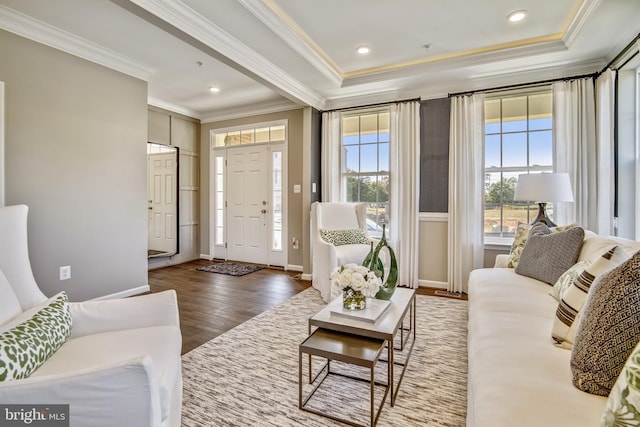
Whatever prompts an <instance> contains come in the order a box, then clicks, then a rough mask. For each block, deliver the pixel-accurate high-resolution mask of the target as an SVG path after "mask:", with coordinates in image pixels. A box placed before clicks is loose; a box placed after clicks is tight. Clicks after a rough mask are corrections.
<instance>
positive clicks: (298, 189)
mask: <svg viewBox="0 0 640 427" xmlns="http://www.w3.org/2000/svg"><path fill="white" fill-rule="evenodd" d="M293 192H294V193H299V192H300V184H295V185H294V186H293Z"/></svg>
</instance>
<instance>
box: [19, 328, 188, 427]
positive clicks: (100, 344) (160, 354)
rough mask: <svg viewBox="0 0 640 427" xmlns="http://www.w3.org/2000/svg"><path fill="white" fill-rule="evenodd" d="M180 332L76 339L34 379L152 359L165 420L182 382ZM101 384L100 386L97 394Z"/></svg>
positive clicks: (124, 332)
mask: <svg viewBox="0 0 640 427" xmlns="http://www.w3.org/2000/svg"><path fill="white" fill-rule="evenodd" d="M181 342H182V338H181V335H180V330H179V329H178V328H176V327H173V326H152V327H148V328H138V329H125V330H120V331H113V332H103V333H100V334H93V335H84V336H82V337H78V338H72V339H70V340H69V341H67V342H66V343H65V345H63V346H62V347H61V348H60V349H59V350H58V351H57V352H56V353H55V354H54V355H53V356H52V357H51V358H50V359H49V360H47V361H46V362H45V363H44V364H43V365H42V366H40V368H39V369H38V370H37V371H35V372H34V373H33V375H32V376H31V377H32V378H38V377H45V376H49V375H58V374H59V375H71V374H73V372H77V373H82V372H86V371H90V370H100V369H103V368H105V367H108V366H112V365H113V364H114V363H116V362H118V361H126V360H131V359H137V358H142V357H144V356H149V357H150V358H151V360H152V365H153V369H152V372H153V376H154V378H153V379H152V380H153V382H155V383H157V384H159V386H160V404H161V407H162V411H161V412H162V419H163V420H164V419H165V418H166V417H167V416H168V411H169V407H170V403H171V397H172V396H171V391H172V390H174V386H175V384H176V381H180V378H181V373H180V366H181V365H180V348H181ZM99 389H100V384H96V390H99Z"/></svg>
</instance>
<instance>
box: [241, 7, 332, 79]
mask: <svg viewBox="0 0 640 427" xmlns="http://www.w3.org/2000/svg"><path fill="white" fill-rule="evenodd" d="M239 2H240V4H242V5H243V6H244V7H245V8H246V9H247V10H248V11H249V12H251V13H252V14H253V15H254V16H255V17H256V18H258V19H259V20H260V21H261V22H262V23H263V24H264V25H266V26H267V28H269V29H270V30H271V31H273V33H275V34H276V35H277V36H278V37H280V38H281V39H282V40H283V41H284V42H285V43H287V44H288V45H289V46H290V47H291V48H292V49H293V50H295V51H296V52H298V53H299V54H300V56H302V57H303V58H304V59H305V60H306V61H307V62H308V63H310V64H311V65H312V66H313V67H314V68H315V69H316V70H318V71H319V72H320V73H322V75H324V76H325V77H326V78H327V79H328V80H329V82H331V83H332V84H333V85H335V86H336V87H340V86H342V80H343V79H342V72H341V71H340V70H339V68H338V66H337V65H336V64H335V63H333V61H331V59H330V58H329V57H328V56H327V55H326V54H325V53H324V52H323V51H322V49H320V47H319V46H318V45H316V43H315V42H314V41H313V40H312V39H311V38H310V37H309V36H308V35H307V34H306V33H305V32H304V31H303V30H302V29H301V28H300V27H299V26H298V25H297V24H296V23H295V22H294V21H293V20H292V19H291V18H289V16H287V14H286V13H284V11H283V10H282V9H280V8H279V7H278V6H277V5H276V4H275V3H274V2H273V1H271V0H239Z"/></svg>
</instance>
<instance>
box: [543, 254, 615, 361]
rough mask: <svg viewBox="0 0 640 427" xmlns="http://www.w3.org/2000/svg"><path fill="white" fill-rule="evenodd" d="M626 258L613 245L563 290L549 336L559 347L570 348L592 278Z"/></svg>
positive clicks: (594, 278)
mask: <svg viewBox="0 0 640 427" xmlns="http://www.w3.org/2000/svg"><path fill="white" fill-rule="evenodd" d="M626 259H627V255H626V254H625V253H624V252H623V250H622V249H621V248H619V247H618V246H614V247H613V248H611V249H610V250H608V251H607V252H605V253H604V254H602V256H601V257H600V258H598V259H597V260H596V261H595V262H594V263H593V264H591V265H590V266H589V267H587V268H586V269H585V270H584V271H583V272H582V273H580V275H579V276H578V277H576V279H575V280H574V281H573V283H572V284H571V286H570V287H569V288H568V289H567V290H566V291H565V292H564V294H563V296H562V299H561V300H560V304H558V309H557V310H556V316H555V319H554V321H553V329H552V331H551V336H552V337H553V340H554V341H555V342H556V344H557V345H558V346H559V347H562V348H568V349H570V348H571V347H572V346H573V341H574V339H575V336H576V330H577V329H578V320H579V319H580V311H581V310H582V307H583V305H584V302H585V300H586V298H587V294H588V293H589V289H590V288H591V285H592V284H593V282H594V280H596V279H597V278H598V277H602V275H603V274H605V273H606V272H608V271H610V270H613V269H614V268H615V267H617V266H618V265H620V264H622V263H623V262H624V261H625V260H626Z"/></svg>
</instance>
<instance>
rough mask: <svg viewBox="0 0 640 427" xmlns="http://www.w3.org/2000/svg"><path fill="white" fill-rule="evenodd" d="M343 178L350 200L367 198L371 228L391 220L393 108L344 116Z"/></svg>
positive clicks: (378, 229) (375, 232) (374, 231)
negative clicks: (390, 132) (391, 119)
mask: <svg viewBox="0 0 640 427" xmlns="http://www.w3.org/2000/svg"><path fill="white" fill-rule="evenodd" d="M341 163H342V168H341V171H342V172H341V178H342V183H343V189H344V192H345V195H346V197H345V200H346V201H347V202H366V203H368V207H367V231H368V233H369V235H371V236H381V235H382V224H388V223H389V189H390V187H389V177H390V174H389V108H383V109H377V110H366V111H358V112H351V113H348V114H346V113H345V114H344V115H343V116H342V162H341Z"/></svg>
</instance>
